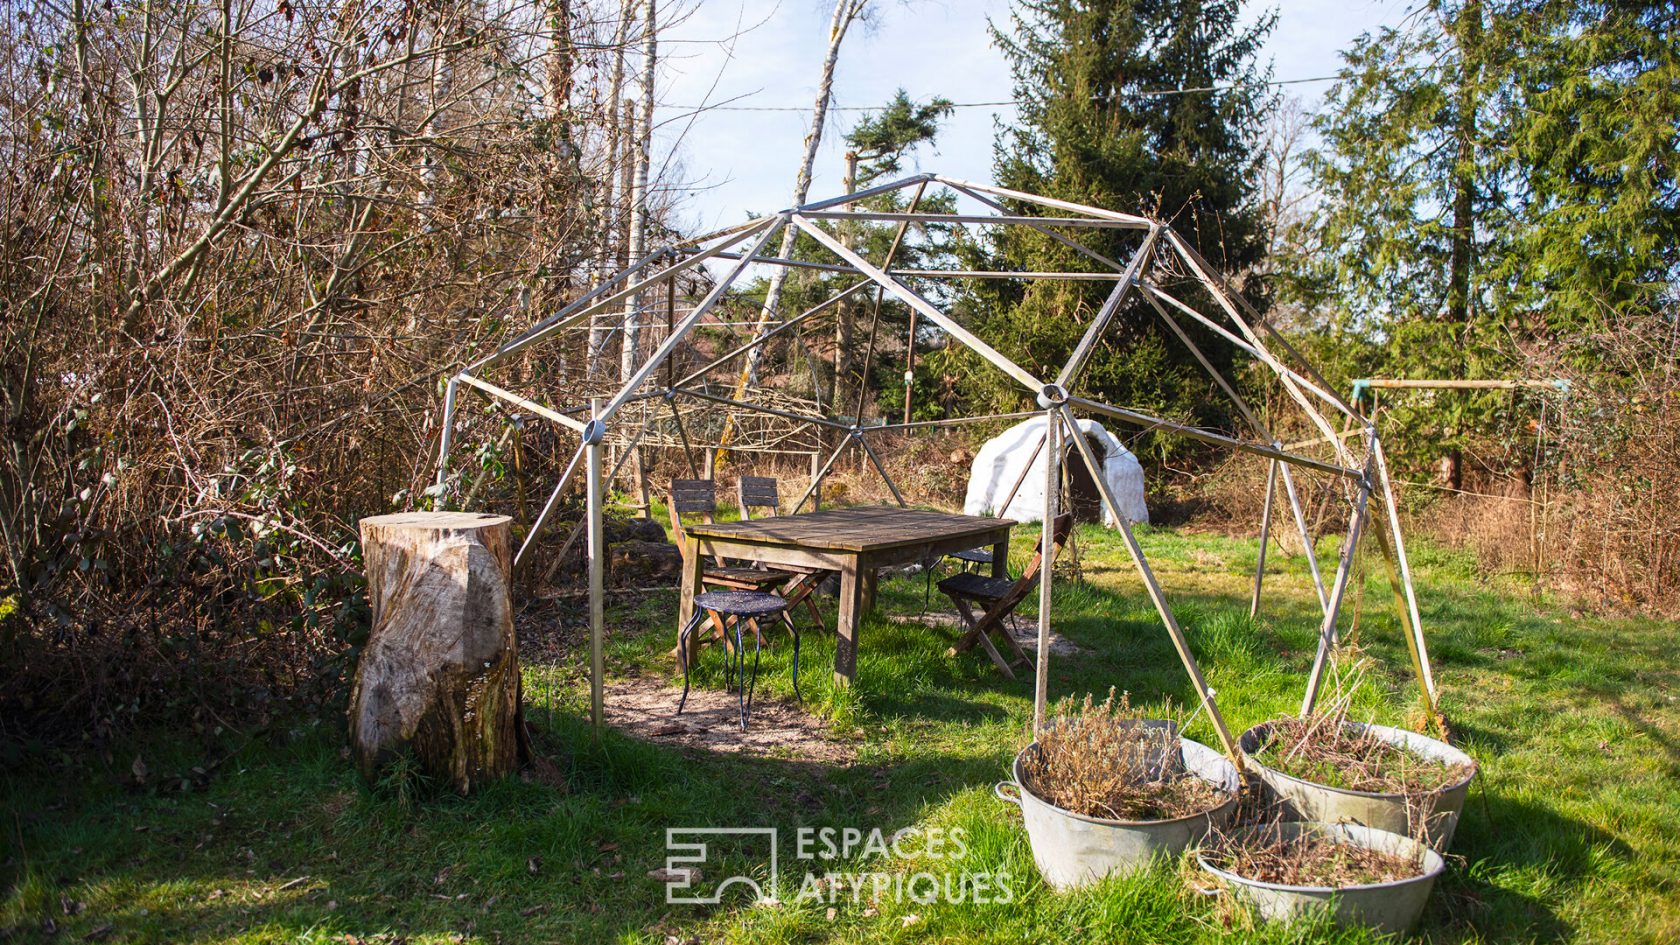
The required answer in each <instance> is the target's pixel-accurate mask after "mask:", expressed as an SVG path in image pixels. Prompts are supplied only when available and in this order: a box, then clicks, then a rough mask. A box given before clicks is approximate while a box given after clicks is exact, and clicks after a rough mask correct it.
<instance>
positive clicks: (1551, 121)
mask: <svg viewBox="0 0 1680 945" xmlns="http://www.w3.org/2000/svg"><path fill="white" fill-rule="evenodd" d="M1676 13H1677V11H1676V8H1675V4H1674V3H1672V2H1666V3H1665V2H1633V3H1608V2H1598V3H1593V2H1579V0H1568V2H1565V0H1436V2H1433V3H1431V4H1430V5H1428V6H1426V7H1425V8H1423V9H1422V10H1420V11H1418V13H1417V14H1416V15H1415V16H1413V17H1410V18H1408V20H1407V21H1406V23H1405V24H1404V25H1403V26H1402V27H1401V28H1398V29H1385V30H1382V31H1380V32H1378V33H1375V34H1373V35H1368V36H1364V37H1361V38H1360V40H1359V41H1357V42H1356V43H1355V44H1354V46H1353V48H1352V49H1350V50H1349V51H1348V52H1347V53H1346V54H1345V59H1346V63H1347V64H1346V66H1345V67H1344V69H1343V72H1342V77H1341V79H1340V81H1339V82H1338V83H1337V84H1336V86H1335V87H1333V88H1332V89H1331V90H1330V92H1329V94H1328V95H1327V108H1326V110H1325V111H1324V112H1323V113H1322V114H1321V115H1320V116H1319V117H1318V119H1317V121H1316V126H1317V129H1318V131H1319V133H1320V136H1321V139H1322V141H1323V145H1322V147H1321V148H1320V149H1319V150H1318V151H1317V152H1315V153H1314V154H1312V155H1310V156H1309V161H1310V163H1311V165H1312V169H1313V178H1314V185H1315V187H1316V188H1317V190H1318V191H1319V192H1320V194H1321V197H1322V202H1321V209H1320V212H1319V215H1318V218H1317V219H1316V220H1315V224H1316V229H1317V237H1318V243H1317V245H1316V246H1315V247H1312V251H1311V252H1309V253H1307V254H1305V255H1304V256H1303V257H1302V258H1301V259H1298V260H1294V261H1293V262H1292V263H1291V264H1290V265H1291V266H1292V267H1293V268H1294V270H1295V273H1296V274H1297V275H1299V276H1302V277H1304V278H1303V279H1301V280H1285V282H1286V283H1287V284H1290V285H1305V286H1306V287H1307V288H1306V290H1305V292H1304V295H1305V299H1304V301H1307V302H1308V303H1309V304H1313V303H1316V304H1317V305H1318V307H1319V309H1320V311H1321V313H1322V314H1323V316H1324V319H1325V321H1326V322H1335V323H1337V324H1342V325H1351V326H1353V327H1354V328H1355V331H1356V333H1358V334H1362V335H1363V336H1364V337H1365V338H1366V339H1368V341H1369V343H1370V345H1371V347H1372V348H1373V349H1374V352H1373V353H1374V355H1375V357H1374V358H1372V359H1371V360H1370V361H1369V362H1368V364H1367V369H1368V370H1370V371H1373V372H1374V373H1376V374H1379V375H1386V376H1397V377H1413V378H1471V379H1476V378H1495V377H1505V376H1510V375H1512V374H1514V373H1519V372H1521V370H1522V365H1521V363H1520V360H1519V359H1520V357H1521V355H1520V351H1521V349H1522V348H1524V347H1525V346H1528V347H1532V346H1535V345H1549V344H1552V343H1554V342H1555V341H1557V340H1558V339H1560V338H1562V337H1563V336H1565V335H1568V334H1573V333H1576V332H1582V331H1589V330H1598V329H1601V328H1603V327H1606V326H1608V325H1611V324H1613V323H1614V322H1615V321H1616V320H1617V319H1619V318H1622V317H1626V316H1637V315H1641V314H1649V313H1652V312H1656V311H1661V310H1663V308H1664V307H1665V306H1668V307H1672V305H1673V304H1674V287H1675V285H1676V280H1677V278H1680V134H1677V132H1676V125H1675V118H1674V116H1675V115H1676V114H1680V45H1677V43H1676V35H1677V32H1680V27H1677V26H1676V24H1677V23H1680V16H1677V15H1676ZM1511 407H1512V400H1511V398H1510V397H1509V396H1507V395H1504V394H1482V395H1476V394H1467V393H1463V394H1452V395H1448V396H1442V397H1436V398H1430V397H1414V398H1409V399H1408V400H1407V401H1405V402H1404V403H1403V404H1402V405H1400V406H1399V408H1398V412H1397V413H1396V414H1395V415H1394V416H1393V417H1392V418H1391V422H1392V423H1393V424H1394V426H1395V427H1397V428H1398V429H1399V430H1400V432H1401V435H1400V436H1398V437H1396V438H1395V441H1396V443H1397V444H1399V448H1400V449H1401V450H1402V451H1403V452H1404V451H1406V450H1407V448H1406V446H1405V444H1416V445H1415V446H1413V447H1412V448H1411V449H1410V451H1409V455H1404V456H1403V458H1405V459H1409V460H1411V462H1412V464H1414V465H1421V464H1423V463H1424V462H1438V463H1439V465H1440V471H1441V473H1442V478H1443V479H1444V480H1445V481H1446V482H1447V483H1448V484H1449V485H1454V486H1456V485H1458V479H1459V471H1460V469H1459V463H1458V462H1457V455H1458V452H1459V450H1460V449H1462V448H1463V447H1465V446H1467V445H1469V444H1470V443H1471V442H1472V441H1474V440H1476V439H1477V438H1478V437H1482V436H1484V435H1491V436H1493V437H1503V436H1504V434H1505V433H1506V432H1507V431H1508V430H1509V429H1510V428H1511V425H1512V424H1513V423H1514V422H1515V419H1514V418H1513V417H1512V416H1511V415H1510V409H1511Z"/></svg>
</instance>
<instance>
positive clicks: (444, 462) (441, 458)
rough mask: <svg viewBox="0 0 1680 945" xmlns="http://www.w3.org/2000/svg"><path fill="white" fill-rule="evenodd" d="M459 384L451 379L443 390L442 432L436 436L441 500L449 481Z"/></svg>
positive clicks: (438, 482)
mask: <svg viewBox="0 0 1680 945" xmlns="http://www.w3.org/2000/svg"><path fill="white" fill-rule="evenodd" d="M459 383H460V382H459V381H457V380H456V379H455V378H453V377H451V378H450V379H449V383H448V384H446V385H445V386H444V388H443V430H442V432H441V433H440V434H439V435H438V463H437V467H438V468H437V487H438V498H439V499H442V498H443V484H444V483H445V482H447V481H448V480H449V447H450V446H451V445H453V443H454V440H455V390H456V387H457V385H458V384H459Z"/></svg>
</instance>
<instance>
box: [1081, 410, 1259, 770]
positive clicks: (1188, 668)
mask: <svg viewBox="0 0 1680 945" xmlns="http://www.w3.org/2000/svg"><path fill="white" fill-rule="evenodd" d="M1062 415H1063V417H1064V418H1065V420H1066V422H1067V424H1068V426H1069V427H1070V428H1071V429H1074V430H1077V429H1078V428H1079V427H1078V420H1076V419H1075V418H1074V415H1073V410H1072V409H1070V408H1069V407H1067V406H1066V405H1063V407H1062ZM1072 439H1073V444H1074V446H1075V447H1077V448H1078V449H1079V455H1080V456H1082V457H1084V459H1085V464H1086V465H1087V466H1090V467H1091V468H1092V469H1098V468H1101V467H1100V466H1099V465H1098V462H1097V454H1096V452H1095V451H1094V450H1092V449H1091V444H1090V442H1089V441H1087V440H1086V439H1085V437H1083V436H1074V437H1073V438H1072ZM1093 478H1095V479H1096V482H1097V491H1098V493H1100V494H1101V495H1102V497H1103V501H1104V502H1106V503H1107V504H1108V510H1109V512H1110V513H1112V514H1113V515H1114V521H1115V522H1116V523H1117V524H1118V525H1119V526H1120V536H1121V538H1123V539H1125V542H1126V551H1127V553H1128V554H1130V555H1131V556H1132V564H1133V565H1135V566H1136V567H1137V571H1138V576H1139V577H1140V578H1142V579H1143V586H1144V587H1145V588H1146V589H1148V591H1149V599H1150V601H1151V602H1152V603H1154V604H1155V611H1156V613H1158V614H1160V615H1161V623H1162V624H1163V625H1164V626H1165V627H1166V628H1167V635H1168V636H1169V637H1171V638H1172V643H1173V648H1174V649H1175V650H1177V651H1178V659H1179V662H1181V663H1183V664H1184V671H1185V673H1186V674H1188V675H1189V677H1190V684H1191V686H1193V687H1194V688H1195V690H1196V696H1197V698H1199V699H1200V700H1201V703H1202V708H1203V709H1205V710H1207V714H1208V719H1209V720H1210V721H1211V722H1212V723H1213V729H1214V731H1215V732H1216V733H1217V734H1218V735H1219V743H1220V745H1221V746H1223V747H1224V749H1225V756H1226V757H1227V758H1230V759H1231V763H1232V764H1234V765H1236V766H1237V770H1238V771H1241V770H1243V761H1242V755H1240V754H1238V752H1237V747H1236V742H1235V741H1234V740H1232V738H1231V729H1230V728H1229V727H1228V726H1226V724H1225V716H1223V715H1221V714H1220V712H1219V706H1218V704H1217V703H1215V702H1214V701H1213V696H1214V692H1213V690H1212V689H1210V688H1209V687H1208V684H1207V679H1206V678H1205V677H1203V676H1202V668H1201V666H1199V665H1198V664H1197V663H1196V656H1195V654H1194V653H1191V652H1190V644H1189V642H1188V641H1187V640H1186V639H1185V638H1184V630H1183V629H1182V628H1181V627H1179V625H1178V618H1176V617H1174V616H1173V612H1172V608H1171V607H1169V606H1167V596H1166V593H1165V592H1164V591H1162V590H1161V584H1160V582H1158V581H1156V580H1155V572H1154V571H1152V570H1151V569H1150V567H1149V559H1147V558H1145V557H1144V556H1143V546H1141V545H1139V544H1138V542H1137V536H1135V535H1133V534H1132V524H1131V523H1130V522H1128V521H1126V519H1125V516H1123V515H1121V513H1120V501H1119V500H1118V499H1117V498H1115V496H1114V491H1113V489H1111V488H1110V487H1109V485H1108V480H1106V479H1104V478H1103V477H1101V476H1096V477H1093Z"/></svg>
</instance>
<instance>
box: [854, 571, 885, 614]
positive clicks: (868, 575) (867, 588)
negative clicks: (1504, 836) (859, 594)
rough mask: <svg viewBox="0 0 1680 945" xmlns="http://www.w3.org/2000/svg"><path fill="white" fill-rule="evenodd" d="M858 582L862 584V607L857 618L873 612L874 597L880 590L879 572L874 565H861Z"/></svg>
mask: <svg viewBox="0 0 1680 945" xmlns="http://www.w3.org/2000/svg"><path fill="white" fill-rule="evenodd" d="M858 580H859V581H861V582H862V583H863V605H862V608H861V612H860V614H859V616H862V614H868V613H873V612H874V611H875V595H876V593H877V592H878V591H879V590H880V589H881V572H880V569H878V568H876V567H875V566H874V565H867V564H866V565H863V566H861V567H860V568H859V569H858Z"/></svg>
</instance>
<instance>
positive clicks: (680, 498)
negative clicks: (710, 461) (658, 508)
mask: <svg viewBox="0 0 1680 945" xmlns="http://www.w3.org/2000/svg"><path fill="white" fill-rule="evenodd" d="M665 508H666V510H667V511H668V512H670V515H671V537H672V538H675V539H676V541H677V548H678V550H680V551H681V552H682V553H683V554H684V555H687V554H688V542H687V541H686V540H684V537H683V516H684V515H698V516H700V520H701V521H702V522H705V523H707V524H711V522H712V518H713V514H714V513H716V512H717V484H716V483H714V482H712V480H710V479H673V480H671V499H670V501H669V502H667V503H666V504H665Z"/></svg>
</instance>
